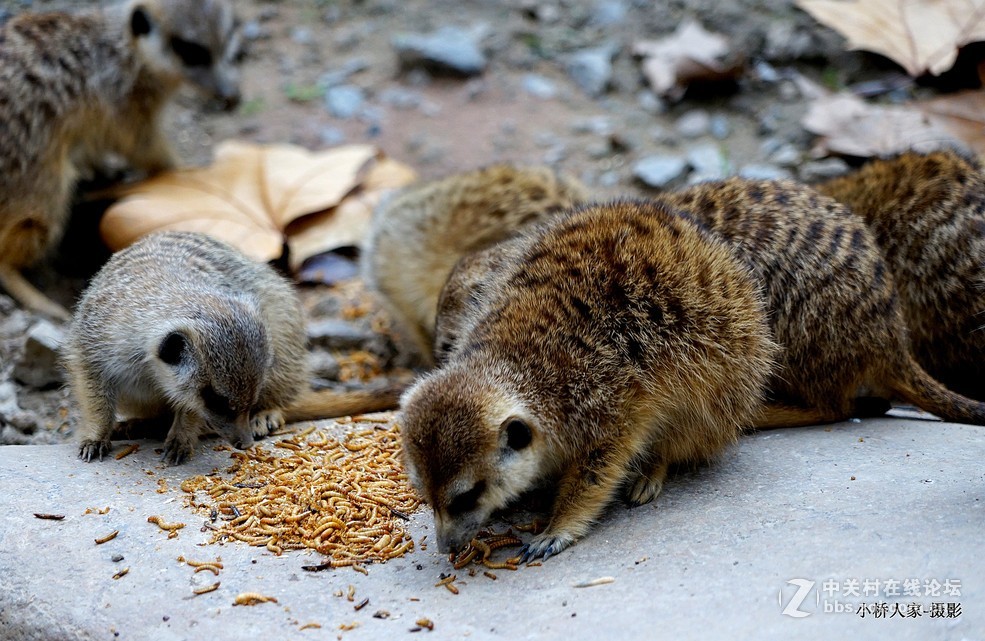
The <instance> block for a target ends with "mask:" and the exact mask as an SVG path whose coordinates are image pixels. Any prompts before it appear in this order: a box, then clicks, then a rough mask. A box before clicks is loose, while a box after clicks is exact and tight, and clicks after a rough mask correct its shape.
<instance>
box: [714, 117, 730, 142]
mask: <svg viewBox="0 0 985 641" xmlns="http://www.w3.org/2000/svg"><path fill="white" fill-rule="evenodd" d="M708 131H709V132H710V133H711V135H712V136H714V137H715V138H717V139H718V140H725V139H726V138H728V136H729V134H730V133H732V124H731V123H730V122H729V119H728V116H726V115H724V114H715V115H714V116H712V117H711V121H710V122H709V123H708Z"/></svg>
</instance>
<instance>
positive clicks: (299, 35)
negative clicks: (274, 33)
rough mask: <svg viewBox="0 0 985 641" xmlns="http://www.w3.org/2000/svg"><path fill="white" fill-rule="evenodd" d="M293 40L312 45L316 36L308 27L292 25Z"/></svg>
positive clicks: (300, 43)
mask: <svg viewBox="0 0 985 641" xmlns="http://www.w3.org/2000/svg"><path fill="white" fill-rule="evenodd" d="M291 40H293V41H294V42H296V43H297V44H299V45H311V44H314V42H315V37H314V35H313V34H312V33H311V29H308V28H307V27H292V28H291Z"/></svg>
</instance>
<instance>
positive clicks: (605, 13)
mask: <svg viewBox="0 0 985 641" xmlns="http://www.w3.org/2000/svg"><path fill="white" fill-rule="evenodd" d="M626 13H627V11H626V5H625V4H624V3H623V2H622V1H621V0H602V1H601V2H598V3H596V4H595V6H594V7H592V13H591V15H590V16H589V17H588V24H589V25H591V26H593V27H613V26H615V25H618V24H622V22H623V21H624V20H625V19H626Z"/></svg>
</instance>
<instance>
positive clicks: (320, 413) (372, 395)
mask: <svg viewBox="0 0 985 641" xmlns="http://www.w3.org/2000/svg"><path fill="white" fill-rule="evenodd" d="M407 387H408V384H407V383H390V384H388V385H387V386H385V387H382V388H375V389H373V388H371V389H362V390H347V391H342V392H340V391H336V390H319V391H308V392H305V393H304V394H302V395H301V397H300V398H299V399H297V400H296V401H294V404H293V405H291V406H290V407H288V408H287V409H286V410H285V411H284V418H285V420H286V422H288V423H296V422H297V421H316V420H318V419H323V418H336V417H339V416H352V415H354V414H366V413H367V412H383V411H386V410H393V409H397V407H398V405H399V404H400V395H401V394H403V392H404V390H406V389H407Z"/></svg>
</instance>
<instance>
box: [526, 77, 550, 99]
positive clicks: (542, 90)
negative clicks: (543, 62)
mask: <svg viewBox="0 0 985 641" xmlns="http://www.w3.org/2000/svg"><path fill="white" fill-rule="evenodd" d="M521 82H522V86H523V90H524V91H526V92H527V93H528V94H530V95H531V96H534V97H536V98H541V99H542V100H550V99H551V98H554V97H555V96H557V85H555V84H554V82H553V81H551V80H550V79H548V78H545V77H544V76H541V75H538V74H534V73H528V74H526V75H525V76H523V80H522V81H521Z"/></svg>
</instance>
